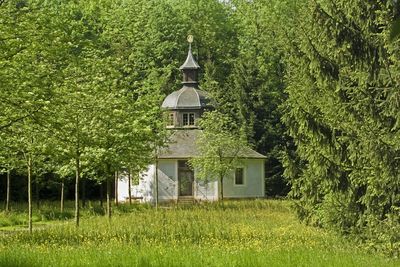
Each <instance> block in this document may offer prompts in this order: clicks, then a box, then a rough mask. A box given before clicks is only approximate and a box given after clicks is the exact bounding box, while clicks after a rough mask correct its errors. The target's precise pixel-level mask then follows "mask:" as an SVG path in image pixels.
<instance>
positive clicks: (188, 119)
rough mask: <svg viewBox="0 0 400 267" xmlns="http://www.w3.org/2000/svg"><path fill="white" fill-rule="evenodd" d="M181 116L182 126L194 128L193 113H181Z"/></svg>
mask: <svg viewBox="0 0 400 267" xmlns="http://www.w3.org/2000/svg"><path fill="white" fill-rule="evenodd" d="M182 116H183V117H182V125H183V126H194V113H183V114H182Z"/></svg>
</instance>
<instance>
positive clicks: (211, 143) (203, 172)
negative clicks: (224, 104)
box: [189, 111, 246, 201]
mask: <svg viewBox="0 0 400 267" xmlns="http://www.w3.org/2000/svg"><path fill="white" fill-rule="evenodd" d="M199 126H200V128H202V131H201V132H200V133H199V136H198V139H197V144H196V145H197V148H198V153H199V155H198V156H197V157H194V158H192V159H190V160H189V163H190V165H191V166H192V168H193V169H195V170H196V174H197V177H198V178H199V179H201V180H208V181H209V180H210V179H212V177H216V178H217V179H218V188H219V192H218V197H219V199H220V200H222V201H223V199H224V178H225V177H226V176H227V175H228V174H229V173H230V172H232V171H234V170H235V169H236V168H237V167H238V166H240V165H241V160H240V158H241V156H243V151H244V150H245V149H246V142H245V141H244V139H243V138H241V136H240V128H239V129H238V128H237V126H236V125H235V123H234V121H233V120H232V119H231V118H230V117H229V116H228V115H224V114H222V113H220V112H218V111H212V112H207V113H205V114H203V117H202V118H201V120H200V122H199Z"/></svg>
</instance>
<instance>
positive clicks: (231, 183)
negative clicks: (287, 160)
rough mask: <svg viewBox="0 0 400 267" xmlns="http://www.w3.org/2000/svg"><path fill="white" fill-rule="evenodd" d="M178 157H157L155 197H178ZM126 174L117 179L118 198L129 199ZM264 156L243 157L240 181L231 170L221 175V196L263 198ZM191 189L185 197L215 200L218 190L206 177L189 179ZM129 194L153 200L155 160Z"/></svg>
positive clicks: (215, 180)
mask: <svg viewBox="0 0 400 267" xmlns="http://www.w3.org/2000/svg"><path fill="white" fill-rule="evenodd" d="M178 173H179V171H178V160H174V159H160V160H159V162H158V199H159V201H160V202H163V201H178V199H179V198H180V197H181V196H180V193H179V178H178ZM127 177H128V176H127V175H122V176H121V178H120V180H119V182H118V198H119V199H118V200H119V201H121V202H123V201H126V200H127V199H128V178H127ZM264 184H265V183H264V160H263V159H247V160H244V168H243V184H241V185H237V184H235V179H234V172H233V171H232V173H230V174H229V175H228V176H227V177H225V178H224V198H262V197H264V194H265V188H264ZM191 186H192V192H191V194H190V195H185V197H193V199H195V200H198V201H216V200H218V194H219V190H218V187H219V183H218V179H210V180H209V181H207V182H206V181H201V180H196V173H194V181H193V183H192V185H191ZM131 192H132V197H133V198H135V199H139V200H140V201H141V202H155V196H156V187H155V164H152V165H150V166H149V168H148V169H147V171H145V172H143V173H142V174H141V175H140V178H139V184H138V185H132V186H131Z"/></svg>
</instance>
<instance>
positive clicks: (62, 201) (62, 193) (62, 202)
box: [60, 179, 64, 213]
mask: <svg viewBox="0 0 400 267" xmlns="http://www.w3.org/2000/svg"><path fill="white" fill-rule="evenodd" d="M60 212H61V213H63V212H64V179H62V180H61V199H60Z"/></svg>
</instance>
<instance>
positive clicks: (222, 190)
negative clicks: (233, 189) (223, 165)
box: [219, 175, 224, 205]
mask: <svg viewBox="0 0 400 267" xmlns="http://www.w3.org/2000/svg"><path fill="white" fill-rule="evenodd" d="M219 179H220V181H221V187H220V194H219V195H220V200H221V204H222V205H224V175H220V177H219Z"/></svg>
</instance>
